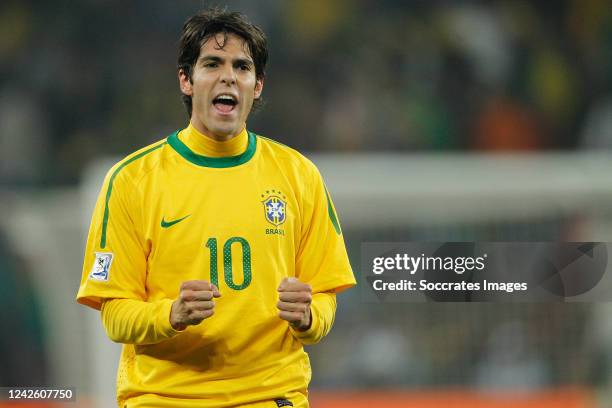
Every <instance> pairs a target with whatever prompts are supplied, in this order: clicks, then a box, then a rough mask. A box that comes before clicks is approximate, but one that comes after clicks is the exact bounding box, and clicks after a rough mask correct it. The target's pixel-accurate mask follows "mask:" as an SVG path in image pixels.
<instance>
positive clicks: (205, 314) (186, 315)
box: [170, 280, 221, 330]
mask: <svg viewBox="0 0 612 408" xmlns="http://www.w3.org/2000/svg"><path fill="white" fill-rule="evenodd" d="M220 296H221V293H219V289H217V287H216V286H215V285H213V284H212V283H208V282H207V281H204V280H192V281H185V282H183V283H182V284H181V291H180V293H179V296H178V298H176V300H175V301H174V303H172V309H171V311H170V324H171V325H172V327H173V328H174V330H185V329H186V328H187V326H190V325H196V324H200V323H201V322H202V320H204V319H206V318H209V317H210V316H212V315H213V313H214V312H215V302H214V301H213V298H218V297H220Z"/></svg>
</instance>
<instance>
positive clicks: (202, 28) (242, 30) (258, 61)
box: [178, 8, 268, 117]
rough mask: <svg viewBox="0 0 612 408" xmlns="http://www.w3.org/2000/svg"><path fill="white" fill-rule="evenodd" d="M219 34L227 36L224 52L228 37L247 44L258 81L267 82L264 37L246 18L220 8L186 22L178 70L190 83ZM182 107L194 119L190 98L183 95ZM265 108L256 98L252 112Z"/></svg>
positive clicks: (266, 54) (192, 17)
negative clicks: (210, 41) (204, 47)
mask: <svg viewBox="0 0 612 408" xmlns="http://www.w3.org/2000/svg"><path fill="white" fill-rule="evenodd" d="M219 33H222V34H223V35H224V36H225V39H224V40H223V42H222V43H220V44H219V46H221V48H223V45H224V44H226V42H227V35H228V34H235V35H237V36H239V37H240V38H242V39H243V40H244V41H245V43H246V45H247V46H248V50H249V53H250V54H251V58H253V63H254V64H255V77H256V78H257V79H258V80H260V79H264V77H265V69H266V63H267V62H268V45H267V41H266V36H265V34H264V33H263V31H261V29H260V28H259V27H257V26H256V25H254V24H252V23H250V22H249V21H248V20H247V19H246V16H244V15H243V14H241V13H238V12H228V11H226V10H221V9H217V8H211V9H208V10H203V11H200V12H199V13H197V14H195V15H193V16H191V17H189V18H188V19H187V21H185V24H184V25H183V32H182V34H181V39H180V45H179V55H178V69H179V70H180V69H182V70H183V71H184V72H185V75H187V77H188V78H189V80H190V81H191V74H192V73H193V67H194V65H195V63H196V61H197V60H198V57H199V56H200V49H201V47H202V45H204V43H205V42H206V41H207V40H208V39H210V38H211V37H213V36H215V35H216V34H219ZM183 103H184V104H185V107H186V108H187V113H188V115H189V116H190V117H191V111H192V109H193V105H192V101H191V96H189V95H185V94H183ZM262 104H263V100H262V99H261V98H257V99H256V100H255V101H254V102H253V108H254V109H256V108H258V107H260V106H261V105H262Z"/></svg>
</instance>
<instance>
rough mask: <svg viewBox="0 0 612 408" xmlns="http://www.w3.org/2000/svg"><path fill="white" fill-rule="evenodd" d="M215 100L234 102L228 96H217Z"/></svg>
mask: <svg viewBox="0 0 612 408" xmlns="http://www.w3.org/2000/svg"><path fill="white" fill-rule="evenodd" d="M216 99H217V100H220V101H231V102H234V98H233V97H232V96H229V95H219V96H217V98H216Z"/></svg>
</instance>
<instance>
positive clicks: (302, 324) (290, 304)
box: [276, 278, 312, 331]
mask: <svg viewBox="0 0 612 408" xmlns="http://www.w3.org/2000/svg"><path fill="white" fill-rule="evenodd" d="M278 294H279V296H278V297H279V300H278V303H277V305H276V306H277V307H278V310H279V312H278V316H279V317H280V318H281V319H283V320H286V321H288V322H289V324H291V326H293V327H294V328H296V329H297V330H300V331H304V330H308V329H309V328H310V324H311V317H310V302H312V288H311V287H310V285H309V284H307V283H303V282H300V281H299V280H298V279H297V278H285V279H283V281H282V282H281V283H280V285H279V287H278Z"/></svg>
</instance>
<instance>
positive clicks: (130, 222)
mask: <svg viewBox="0 0 612 408" xmlns="http://www.w3.org/2000/svg"><path fill="white" fill-rule="evenodd" d="M121 168H122V166H121V165H118V166H115V167H114V168H113V169H111V170H110V171H109V173H108V174H107V176H106V179H105V181H104V184H103V186H102V189H101V191H100V193H99V195H98V200H97V202H96V206H95V209H94V214H93V216H92V219H91V225H90V227H89V234H88V237H87V245H86V248H85V256H84V260H83V270H82V274H81V284H80V287H79V291H78V294H77V301H78V302H79V303H81V304H84V305H87V306H90V307H92V308H94V309H98V310H100V307H101V304H102V301H103V299H110V298H126V299H136V300H146V291H145V279H146V267H147V261H146V260H147V253H146V248H145V241H144V239H143V237H142V234H141V233H140V231H139V230H140V228H138V226H137V224H138V223H137V222H136V220H137V219H138V217H140V215H139V214H141V213H142V211H141V209H139V208H138V205H139V204H138V203H139V202H140V201H139V200H136V199H134V197H133V195H135V194H136V190H135V188H133V186H132V185H130V180H129V179H128V178H127V177H126V176H125V174H122V173H121ZM122 176H123V177H122Z"/></svg>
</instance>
